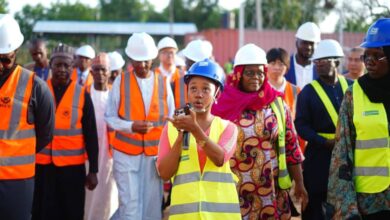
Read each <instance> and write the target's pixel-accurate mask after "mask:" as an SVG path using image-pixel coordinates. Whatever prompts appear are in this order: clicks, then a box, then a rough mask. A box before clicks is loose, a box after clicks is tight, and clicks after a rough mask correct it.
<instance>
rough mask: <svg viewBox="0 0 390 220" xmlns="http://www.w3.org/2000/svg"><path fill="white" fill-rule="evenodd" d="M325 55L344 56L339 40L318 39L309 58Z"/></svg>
mask: <svg viewBox="0 0 390 220" xmlns="http://www.w3.org/2000/svg"><path fill="white" fill-rule="evenodd" d="M327 57H344V52H343V48H341V46H340V44H339V42H337V41H335V40H332V39H326V40H322V41H320V43H319V44H318V45H317V48H316V50H315V51H314V54H313V57H312V58H311V59H312V60H317V59H321V58H327Z"/></svg>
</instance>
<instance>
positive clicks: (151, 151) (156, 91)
mask: <svg viewBox="0 0 390 220" xmlns="http://www.w3.org/2000/svg"><path fill="white" fill-rule="evenodd" d="M130 103H131V104H130ZM118 115H119V116H120V117H121V118H122V119H124V120H128V121H148V122H152V123H153V128H152V129H151V131H150V132H149V133H147V134H139V133H131V134H129V133H124V132H121V131H116V132H115V138H114V141H113V146H114V149H115V150H118V151H121V152H123V153H126V154H129V155H139V154H142V153H144V154H145V155H147V156H155V155H157V151H158V147H157V146H158V142H159V140H160V135H161V131H162V129H163V126H164V124H165V119H164V118H165V117H166V115H168V104H167V90H166V85H165V78H164V77H162V75H161V74H154V85H153V94H152V99H151V102H150V109H149V113H147V114H146V112H145V109H144V104H143V99H142V93H141V91H140V89H139V86H138V83H137V79H136V78H135V75H134V72H130V73H122V74H121V84H120V103H119V109H118Z"/></svg>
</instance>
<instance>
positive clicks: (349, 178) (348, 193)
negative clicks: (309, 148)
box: [325, 87, 390, 219]
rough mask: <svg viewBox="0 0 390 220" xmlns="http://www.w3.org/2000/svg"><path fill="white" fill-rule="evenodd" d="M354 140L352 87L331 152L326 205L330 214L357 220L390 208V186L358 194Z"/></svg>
mask: <svg viewBox="0 0 390 220" xmlns="http://www.w3.org/2000/svg"><path fill="white" fill-rule="evenodd" d="M355 142H356V129H355V125H354V124H353V96H352V89H351V87H350V88H349V89H348V90H347V91H346V93H345V95H344V100H343V102H342V104H341V107H340V113H339V122H338V126H337V130H336V145H335V147H334V149H333V151H332V160H331V163H330V170H329V182H328V195H327V202H328V204H327V205H326V206H325V207H326V213H327V216H329V217H333V219H353V218H355V219H356V218H359V217H358V216H361V215H368V214H372V213H376V212H379V211H383V210H390V187H389V188H387V189H386V190H384V191H383V192H380V193H371V194H370V193H356V191H355V186H354V176H353V173H354V172H353V169H354V166H353V164H354V146H355ZM387 219H390V218H387Z"/></svg>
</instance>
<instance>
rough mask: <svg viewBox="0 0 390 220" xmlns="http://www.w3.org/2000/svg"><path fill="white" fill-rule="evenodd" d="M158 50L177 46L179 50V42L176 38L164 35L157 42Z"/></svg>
mask: <svg viewBox="0 0 390 220" xmlns="http://www.w3.org/2000/svg"><path fill="white" fill-rule="evenodd" d="M157 48H158V50H161V49H164V48H175V49H176V50H177V44H176V42H175V40H174V39H172V38H170V37H164V38H163V39H161V40H160V41H159V42H158V44H157Z"/></svg>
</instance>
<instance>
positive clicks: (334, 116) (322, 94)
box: [310, 75, 348, 139]
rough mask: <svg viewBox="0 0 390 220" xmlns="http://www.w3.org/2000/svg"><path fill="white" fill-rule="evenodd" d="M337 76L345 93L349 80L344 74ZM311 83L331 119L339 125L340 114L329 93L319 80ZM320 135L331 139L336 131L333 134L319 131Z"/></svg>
mask: <svg viewBox="0 0 390 220" xmlns="http://www.w3.org/2000/svg"><path fill="white" fill-rule="evenodd" d="M337 78H338V79H339V82H340V85H341V90H342V91H343V94H345V91H347V89H348V82H347V80H346V79H345V77H344V76H342V75H338V76H337ZM310 84H311V85H312V86H313V88H314V91H316V93H317V95H318V97H320V99H321V101H322V103H323V104H324V106H325V108H326V111H327V112H328V114H329V117H330V119H331V120H332V122H333V125H334V127H335V128H336V127H337V119H338V114H337V111H336V109H335V108H334V106H333V104H332V102H331V101H330V99H329V97H328V95H327V94H326V92H325V90H324V89H323V88H322V86H321V85H320V83H319V82H318V81H317V80H314V81H313V82H311V83H310ZM318 135H320V136H322V137H324V138H327V139H329V137H330V138H332V139H334V133H332V134H330V133H319V134H318Z"/></svg>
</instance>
